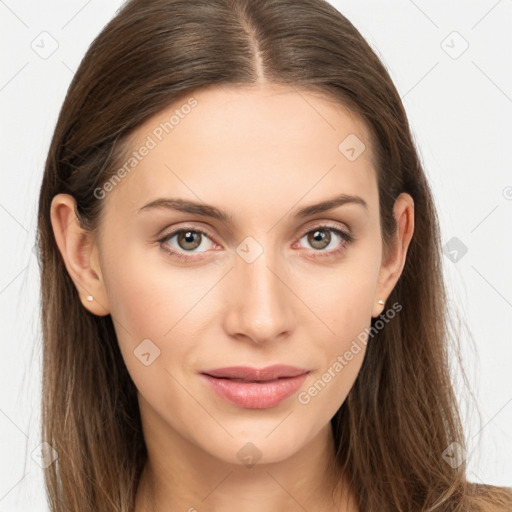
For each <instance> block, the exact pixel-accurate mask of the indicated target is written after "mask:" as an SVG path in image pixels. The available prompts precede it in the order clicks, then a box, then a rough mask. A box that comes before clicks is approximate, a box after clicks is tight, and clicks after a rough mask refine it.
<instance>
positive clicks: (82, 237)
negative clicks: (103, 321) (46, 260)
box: [50, 194, 110, 316]
mask: <svg viewBox="0 0 512 512" xmlns="http://www.w3.org/2000/svg"><path fill="white" fill-rule="evenodd" d="M50 217H51V222H52V228H53V233H54V236H55V241H56V243H57V247H58V249H59V252H60V254H61V256H62V259H63V261H64V265H65V267H66V270H67V272H68V274H69V276H70V277H71V279H72V280H73V282H74V284H75V286H76V288H77V291H78V294H79V296H80V300H81V301H82V304H83V305H84V307H85V308H86V309H87V310H88V311H90V312H91V313H93V314H95V315H98V316H105V315H108V314H109V313H110V311H109V306H108V300H107V294H106V289H105V283H104V281H103V276H102V274H101V267H100V262H99V258H98V249H97V246H96V244H95V241H94V239H93V237H92V235H91V233H89V232H87V231H86V230H84V229H83V228H82V226H81V225H80V222H79V220H78V218H77V216H76V201H75V199H74V197H73V196H71V195H69V194H57V195H56V196H55V197H54V198H53V200H52V204H51V208H50ZM88 297H93V300H90V299H88Z"/></svg>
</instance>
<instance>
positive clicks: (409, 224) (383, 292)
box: [372, 192, 414, 318]
mask: <svg viewBox="0 0 512 512" xmlns="http://www.w3.org/2000/svg"><path fill="white" fill-rule="evenodd" d="M393 215H394V217H395V220H396V225H397V231H396V233H395V240H394V243H393V247H391V248H390V250H389V254H388V256H387V258H386V261H384V262H383V264H382V265H381V268H380V271H379V278H378V283H377V288H376V290H375V297H374V301H373V304H374V306H373V311H372V317H374V318H375V317H377V316H379V315H380V314H381V313H382V311H383V309H384V307H385V305H382V304H379V303H378V301H379V300H382V301H383V302H384V303H385V302H386V299H387V297H389V295H390V294H391V292H392V290H393V288H394V287H395V284H396V283H397V281H398V279H399V278H400V275H401V274H402V270H403V268H404V265H405V259H406V255H407V249H408V248H409V244H410V242H411V239H412V235H413V232H414V201H413V199H412V197H411V196H410V195H409V194H406V193H405V192H404V193H402V194H400V195H399V196H398V197H397V198H396V200H395V205H394V207H393Z"/></svg>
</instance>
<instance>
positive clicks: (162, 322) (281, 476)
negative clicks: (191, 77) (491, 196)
mask: <svg viewBox="0 0 512 512" xmlns="http://www.w3.org/2000/svg"><path fill="white" fill-rule="evenodd" d="M193 96H194V98H195V99H196V100H197V101H198V105H197V106H196V107H195V108H194V109H192V110H191V112H190V113H189V114H188V115H187V116H184V118H183V119H180V122H179V124H178V125H177V126H175V128H174V129H173V130H172V131H171V132H170V133H169V134H166V135H165V136H164V138H163V139H162V141H161V142H159V143H158V145H157V147H155V148H154V149H152V150H151V151H150V152H149V154H148V155H147V156H145V157H144V158H143V160H142V161H141V162H140V163H139V164H138V165H137V167H136V168H135V169H134V170H132V171H131V172H130V173H129V174H127V175H126V176H125V177H124V179H123V180H122V181H121V182H120V183H119V184H118V185H116V186H115V187H114V189H113V190H111V191H110V192H108V194H107V195H106V197H105V198H104V199H102V201H104V204H103V207H104V217H103V219H102V228H101V232H100V234H99V236H98V237H93V236H91V235H90V234H89V233H87V232H85V231H83V230H82V229H81V228H80V226H79V224H78V222H77V220H76V217H75V214H74V208H75V203H74V200H73V198H72V197H70V196H69V195H64V194H60V195H58V196H56V197H55V198H54V200H53V202H52V209H51V220H52V224H53V227H54V233H55V238H56V242H57V244H58V247H59V250H60V252H61V254H62V256H63V259H64V261H65V265H66V268H67V270H68V272H69V274H70V276H71V277H72V279H73V281H74V283H75V284H76V286H77V289H78V291H79V293H80V296H81V298H82V301H83V305H84V307H85V308H87V309H88V310H89V311H91V312H92V313H94V314H96V315H106V314H110V315H112V319H113V321H114V325H115V328H116V333H117V337H118V342H119V346H120V349H121V352H122V355H123V357H124V360H125V362H126V366H127V368H128V370H129V372H130V375H131V377H132V379H133V381H134V383H135V385H136V387H137V389H138V392H139V395H138V396H139V404H140V409H141V417H142V422H143V428H144V436H145V440H146V444H147V448H148V453H149V462H148V465H147V466H146V468H145V471H144V473H143V477H142V479H141V483H140V485H139V488H138V493H137V499H136V511H137V512H146V511H147V512H149V511H152V510H155V511H161V510H162V511H163V510H166V511H169V510H177V511H178V510H180V511H181V510H183V511H186V510H189V511H190V512H192V511H193V510H197V511H199V512H201V511H203V510H222V511H228V512H229V511H235V510H237V511H239V510H244V511H245V512H251V511H261V510H267V511H269V512H273V511H278V510H297V511H298V510H301V511H303V510H304V508H305V509H306V510H308V511H311V512H313V511H320V510H323V511H325V510H342V511H356V510H357V508H356V505H355V499H354V498H355V497H354V496H353V495H351V493H350V492H349V491H348V489H347V487H346V485H345V481H344V479H343V475H340V474H339V473H338V472H336V471H334V470H333V469H332V468H331V464H332V462H333V452H334V444H333V438H332V432H331V427H330V423H329V422H330V419H331V418H332V417H333V415H334V414H335V412H336V411H337V410H338V408H339V407H340V406H341V405H342V403H343V401H344V400H345V398H346V396H347V394H348V392H349V391H350V389H351V387H352V385H353V383H354V381H355V378H356V377H357V374H358V372H359V369H360V367H361V364H362V361H363V356H364V353H365V345H364V344H363V343H359V345H360V346H361V347H362V350H360V351H359V352H358V353H357V354H355V355H353V358H352V359H351V360H350V361H348V362H347V364H346V365H345V366H344V367H343V369H342V370H341V371H339V372H338V373H336V376H335V377H334V378H332V379H331V380H330V382H329V383H328V384H327V385H326V386H325V387H324V388H323V389H322V390H321V392H319V393H318V394H317V395H316V396H314V397H311V400H310V401H309V403H307V404H302V403H300V402H299V401H298V393H296V394H295V395H293V396H291V397H289V398H287V399H286V400H284V401H283V402H281V403H280V404H279V405H278V406H275V407H271V408H267V409H243V408H239V407H236V406H234V405H231V404H229V403H227V402H225V401H224V400H223V399H221V398H220V397H218V396H217V395H216V394H214V393H213V392H212V391H211V390H210V389H209V387H208V386H206V385H205V383H204V382H203V379H202V378H200V376H199V375H198V373H199V372H200V371H202V370H205V369H208V368H218V367H224V366H235V365H247V366H253V367H257V368H262V367H265V366H268V365H271V364H276V363H284V364H290V365H294V366H298V367H301V368H306V369H308V370H310V374H309V376H308V378H307V379H306V381H305V382H304V384H303V385H302V387H301V389H300V391H305V390H306V391H307V390H308V388H310V386H312V384H313V383H315V382H317V381H318V379H320V378H321V377H322V375H323V374H324V373H325V372H326V371H327V370H328V369H329V368H332V366H333V363H334V362H335V361H336V360H337V358H338V356H339V355H343V354H344V353H345V352H346V351H347V350H349V349H350V347H351V344H352V343H353V341H354V340H356V339H357V337H358V335H360V333H362V332H363V333H364V331H365V328H368V329H369V327H370V322H371V317H375V316H378V315H379V314H380V313H381V312H383V311H384V310H385V309H391V304H388V305H381V304H379V303H378V300H379V299H381V300H383V301H384V302H385V301H386V299H387V297H388V296H389V294H390V293H391V291H392V289H393V287H394V286H395V284H396V282H397V280H398V278H399V277H400V273H401V272H402V269H403V266H404V263H405V258H406V253H407V249H408V246H409V243H410V240H411V237H412V234H413V229H414V204H413V200H412V198H411V197H410V196H409V195H408V194H401V195H400V196H399V197H398V198H397V200H396V202H395V207H394V215H395V218H396V220H397V225H398V232H397V237H398V238H397V241H396V245H395V246H394V247H393V250H392V251H391V253H390V254H389V257H388V258H384V254H383V247H382V243H381V233H380V223H379V200H378V188H377V180H376V174H375V169H374V166H373V153H372V148H371V146H370V140H369V134H368V131H367V129H366V127H365V125H364V123H363V122H362V121H361V120H360V119H359V118H358V117H357V116H355V115H354V114H352V113H351V112H350V111H348V110H347V109H345V108H344V107H342V106H341V105H339V104H337V103H334V102H332V101H330V100H328V99H325V98H322V97H320V96H318V95H314V94H311V93H308V92H305V91H301V92H298V91H297V90H296V89H293V88H289V87H284V86H276V85H269V84H259V85H258V86H254V87H251V88H227V87H216V88H209V89H205V90H202V91H198V92H196V93H195V94H194V95H193ZM184 103H185V101H181V102H179V103H175V104H173V105H172V106H170V107H169V108H168V109H166V110H165V111H163V112H160V113H159V114H157V115H156V116H154V117H153V118H151V119H149V120H148V121H147V122H145V123H144V124H143V125H141V126H140V127H139V128H138V129H137V130H136V132H135V136H134V139H133V148H134V150H136V149H137V148H140V146H141V145H142V144H143V142H144V140H146V138H147V136H148V135H150V134H151V133H152V130H154V129H155V127H156V126H158V125H159V123H160V122H162V121H164V120H168V119H169V117H170V115H172V113H173V111H174V110H175V109H176V108H179V107H180V105H183V104H184ZM349 134H356V135H357V137H358V138H359V139H360V140H361V141H363V142H364V144H365V145H366V149H365V150H364V151H363V153H362V154H361V155H360V156H359V157H358V158H356V159H355V160H354V161H350V160H349V159H347V158H346V157H345V155H344V154H342V153H341V152H340V151H339V150H338V145H339V144H340V142H341V141H342V140H343V139H345V137H347V135H349ZM340 193H345V194H350V195H357V196H360V197H362V198H363V199H364V200H365V201H366V203H367V205H368V207H367V208H364V207H363V206H361V205H359V204H353V203H347V204H345V205H342V206H338V207H336V208H334V209H332V210H329V211H327V212H323V213H319V214H315V215H312V216H309V217H307V218H296V217H295V216H294V215H295V212H296V210H298V209H299V208H302V207H304V206H307V205H310V204H313V203H317V202H320V201H323V200H326V199H329V198H331V197H333V196H335V195H338V194H340ZM161 197H168V198H170V197H172V198H182V199H189V200H192V201H198V202H204V203H207V204H211V205H215V206H216V207H217V208H219V209H222V210H225V211H227V212H228V213H230V214H232V215H233V220H232V221H231V222H222V221H219V220H217V219H212V218H209V217H204V216H201V215H198V214H190V213H182V212H177V211H175V210H171V209H165V208H160V209H148V210H143V211H142V212H140V213H138V210H139V209H140V208H141V207H142V206H144V205H145V204H147V203H149V202H150V201H152V200H154V199H157V198H161ZM326 223H327V224H330V225H331V226H335V227H338V228H339V229H341V230H343V231H347V232H348V233H349V234H352V235H353V236H354V238H355V240H354V241H353V242H351V243H350V244H348V245H346V246H343V245H342V244H343V239H341V238H339V237H338V236H337V235H336V234H335V233H333V232H331V231H329V229H328V228H325V229H326V230H327V231H326V232H323V233H324V234H325V236H329V234H330V235H331V241H330V243H329V244H328V245H327V243H326V244H325V245H327V247H324V246H322V245H321V243H319V242H316V245H315V239H313V238H312V236H313V233H314V231H315V230H316V229H317V228H319V227H321V226H324V225H325V224H326ZM184 227H187V228H189V229H201V228H205V229H207V230H208V231H209V232H210V233H211V235H212V236H211V237H209V236H206V237H202V235H201V234H196V235H195V236H196V238H197V237H199V239H200V240H202V241H201V245H200V246H199V247H198V248H196V249H190V247H192V245H193V244H191V243H190V240H189V245H187V243H186V242H185V241H183V240H182V241H181V245H179V243H178V242H179V240H178V237H177V236H174V237H171V238H169V239H168V240H167V241H164V242H158V238H160V237H161V236H163V235H165V234H170V233H171V231H173V230H175V229H178V228H184ZM164 230H165V231H164ZM311 231H313V233H312V234H311V235H310V236H309V237H308V236H307V234H308V233H311ZM248 236H250V237H252V238H253V239H254V240H256V241H257V243H258V244H260V246H261V247H262V248H263V253H262V254H261V255H260V256H259V257H257V258H256V259H255V260H254V261H252V262H250V263H248V262H247V261H246V260H245V259H244V258H242V257H241V256H239V254H238V253H237V252H236V249H237V247H239V246H240V245H241V243H242V242H243V241H244V239H245V238H246V237H248ZM242 245H243V244H242ZM166 246H167V247H169V246H170V247H171V248H172V249H174V250H176V251H178V252H181V253H185V254H188V255H190V253H191V252H192V256H191V257H192V259H191V260H190V261H188V262H184V261H181V260H179V259H177V258H176V257H173V256H171V255H169V254H168V253H167V252H166V251H165V247H166ZM340 247H341V251H340V252H339V253H338V254H334V251H335V250H336V249H337V248H340ZM250 250H251V251H254V247H253V248H252V249H250ZM187 251H188V253H187ZM329 253H330V254H329ZM252 254H254V253H252ZM315 254H316V255H317V256H318V257H316V258H314V255H315ZM87 295H92V296H93V297H94V300H93V301H92V302H89V301H87V300H86V296H87ZM148 338H149V339H150V340H151V341H152V343H154V345H156V346H157V347H158V348H159V350H160V356H159V357H158V358H156V359H155V360H154V361H153V362H152V363H151V364H150V365H148V366H145V365H144V364H142V363H141V361H140V359H139V358H137V357H136V356H135V355H134V350H135V349H136V348H137V347H138V346H139V344H140V343H141V342H142V340H144V339H148ZM369 343H371V340H370V341H369ZM247 443H252V444H253V445H254V446H256V447H257V449H258V450H259V452H260V454H261V458H260V459H259V460H258V461H257V463H256V464H255V465H253V466H252V467H248V466H247V465H246V464H244V462H243V460H241V459H240V458H239V457H238V456H237V452H239V450H240V449H241V448H242V447H244V446H245V445H246V444H247ZM251 446H252V445H251ZM336 481H340V482H342V485H341V487H340V488H339V489H338V490H337V492H336V493H335V499H332V498H331V491H332V489H333V486H334V482H336ZM342 498H343V499H342Z"/></svg>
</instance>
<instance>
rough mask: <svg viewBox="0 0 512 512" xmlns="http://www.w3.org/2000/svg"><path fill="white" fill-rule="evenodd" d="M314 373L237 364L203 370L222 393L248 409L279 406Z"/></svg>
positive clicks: (211, 383)
mask: <svg viewBox="0 0 512 512" xmlns="http://www.w3.org/2000/svg"><path fill="white" fill-rule="evenodd" d="M309 373H310V372H309V371H308V370H306V369H303V368H297V367H294V366H288V365H274V366H269V367H267V368H262V369H256V368H249V367H241V366H236V367H235V366H234V367H229V368H218V369H215V370H207V371H204V372H201V376H202V377H203V379H205V380H206V381H207V383H208V384H209V386H210V389H212V390H213V391H214V392H215V393H216V394H217V395H218V396H220V397H221V398H223V399H224V400H225V401H227V402H228V403H230V404H231V405H235V406H237V407H241V408H245V409H267V408H271V407H276V406H277V405H279V404H280V403H281V402H283V401H284V400H285V399H286V398H288V397H289V396H291V395H292V394H293V393H295V392H296V391H297V390H298V389H299V388H300V386H301V385H302V383H303V382H304V380H305V379H306V377H307V376H308V374H309Z"/></svg>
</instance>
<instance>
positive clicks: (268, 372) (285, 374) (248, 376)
mask: <svg viewBox="0 0 512 512" xmlns="http://www.w3.org/2000/svg"><path fill="white" fill-rule="evenodd" d="M202 373H203V374H204V375H209V376H210V377H215V378H219V379H230V380H239V381H241V382H271V381H274V380H278V379H287V378H290V377H297V376H299V375H303V374H305V373H308V370H306V369H304V368H297V367H296V366H290V365H284V364H276V365H273V366H267V367H266V368H261V369H258V368H251V367H249V366H230V367H227V368H217V369H214V370H205V371H204V372H202Z"/></svg>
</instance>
